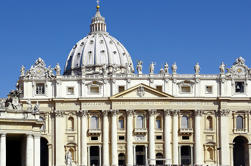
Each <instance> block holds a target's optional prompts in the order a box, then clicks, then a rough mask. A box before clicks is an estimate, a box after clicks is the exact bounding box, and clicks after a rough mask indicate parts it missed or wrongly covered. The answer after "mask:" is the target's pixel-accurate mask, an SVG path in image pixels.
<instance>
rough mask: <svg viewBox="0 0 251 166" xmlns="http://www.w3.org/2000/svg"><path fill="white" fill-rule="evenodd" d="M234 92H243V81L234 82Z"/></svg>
mask: <svg viewBox="0 0 251 166" xmlns="http://www.w3.org/2000/svg"><path fill="white" fill-rule="evenodd" d="M235 92H236V93H244V82H235Z"/></svg>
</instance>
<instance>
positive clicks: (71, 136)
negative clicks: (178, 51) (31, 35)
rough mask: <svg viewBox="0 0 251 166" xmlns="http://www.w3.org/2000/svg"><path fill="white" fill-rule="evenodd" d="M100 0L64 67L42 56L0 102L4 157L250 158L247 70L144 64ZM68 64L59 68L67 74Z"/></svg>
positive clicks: (2, 164)
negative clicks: (113, 31)
mask: <svg viewBox="0 0 251 166" xmlns="http://www.w3.org/2000/svg"><path fill="white" fill-rule="evenodd" d="M142 67H143V62H142V61H138V62H137V65H136V66H135V69H134V65H133V62H132V59H131V56H130V55H129V53H128V51H127V50H126V48H125V47H124V46H123V45H122V44H121V43H120V42H119V41H118V40H117V39H115V38H114V37H112V36H110V35H109V34H108V33H107V32H106V23H105V19H104V17H102V16H101V14H100V11H99V6H97V12H96V15H95V16H94V17H93V18H92V22H91V25H90V33H89V34H88V35H87V36H86V37H84V38H83V39H81V40H80V41H79V42H77V43H76V45H75V46H74V47H73V48H72V50H71V52H70V54H69V56H68V58H67V61H66V64H65V68H64V70H63V71H62V72H61V67H60V66H59V65H58V64H57V65H56V66H55V67H54V68H51V67H50V66H49V67H47V66H46V64H45V62H44V61H43V60H42V59H41V58H38V59H37V61H36V62H35V64H34V65H33V66H32V67H31V68H30V69H25V67H22V68H21V71H20V77H19V80H18V83H17V89H16V90H13V91H11V92H10V94H9V96H8V98H7V99H2V100H1V102H0V166H87V165H88V166H94V165H95V166H98V165H99V166H101V165H102V166H118V165H121V166H124V165H127V166H133V165H139V166H141V165H151V166H155V165H197V166H202V165H203V166H207V165H208V166H210V165H224V166H237V165H238V166H239V165H242V166H249V165H250V164H251V145H250V141H251V100H250V98H251V69H249V68H248V66H246V65H245V60H244V59H243V58H242V57H240V58H237V59H236V60H235V62H234V63H233V65H232V66H231V67H230V68H226V66H225V65H224V63H223V62H222V63H221V64H220V63H219V73H218V74H200V66H199V64H198V63H197V64H195V66H194V70H195V72H194V74H178V73H177V70H178V67H177V65H176V64H172V65H170V66H169V65H168V63H166V64H165V66H164V68H162V69H160V71H158V72H157V71H155V70H154V67H155V64H154V63H152V64H151V65H150V66H149V73H147V74H144V73H142ZM62 73H63V74H62Z"/></svg>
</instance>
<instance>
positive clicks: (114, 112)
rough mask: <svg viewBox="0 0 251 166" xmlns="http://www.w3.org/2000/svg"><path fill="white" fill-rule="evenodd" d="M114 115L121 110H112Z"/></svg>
mask: <svg viewBox="0 0 251 166" xmlns="http://www.w3.org/2000/svg"><path fill="white" fill-rule="evenodd" d="M110 112H111V113H112V115H113V116H115V115H117V114H118V113H119V110H110Z"/></svg>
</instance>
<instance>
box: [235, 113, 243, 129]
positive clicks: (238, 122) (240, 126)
mask: <svg viewBox="0 0 251 166" xmlns="http://www.w3.org/2000/svg"><path fill="white" fill-rule="evenodd" d="M236 128H237V129H243V117H242V116H237V118H236Z"/></svg>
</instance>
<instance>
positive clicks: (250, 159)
mask: <svg viewBox="0 0 251 166" xmlns="http://www.w3.org/2000/svg"><path fill="white" fill-rule="evenodd" d="M248 152H249V165H251V144H248Z"/></svg>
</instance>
